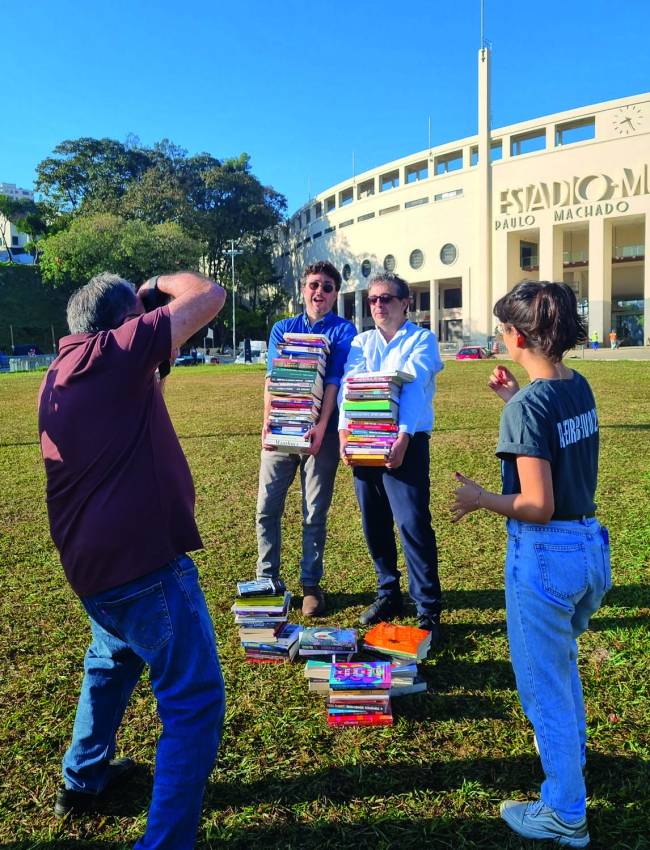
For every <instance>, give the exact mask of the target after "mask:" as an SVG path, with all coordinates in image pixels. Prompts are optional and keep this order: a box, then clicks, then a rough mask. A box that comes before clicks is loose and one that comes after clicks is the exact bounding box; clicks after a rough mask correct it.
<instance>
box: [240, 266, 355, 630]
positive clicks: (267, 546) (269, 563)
mask: <svg viewBox="0 0 650 850" xmlns="http://www.w3.org/2000/svg"><path fill="white" fill-rule="evenodd" d="M301 286H302V297H303V301H304V305H305V310H304V312H303V313H301V314H300V315H299V316H293V317H292V318H290V319H282V320H281V321H279V322H276V323H275V325H273V328H272V329H271V336H270V338H269V351H268V360H267V371H266V384H265V387H264V420H263V424H262V457H261V463H260V479H259V490H258V495H257V517H256V530H257V550H258V559H257V577H258V578H262V577H269V578H278V577H279V576H280V546H281V523H282V514H283V513H284V505H285V501H286V497H287V491H288V490H289V487H290V486H291V483H292V481H293V479H294V478H295V476H296V471H297V470H298V469H300V485H301V487H302V496H303V498H302V514H303V519H302V560H301V562H300V582H301V584H302V586H303V601H302V613H303V614H304V615H305V616H306V617H317V616H320V615H322V614H324V613H325V597H324V595H323V591H322V589H321V586H320V582H321V578H322V577H323V550H324V549H325V537H326V523H327V511H328V510H329V506H330V503H331V501H332V493H333V491H334V479H335V477H336V467H337V465H338V461H339V445H338V432H337V425H338V409H337V403H336V399H337V395H338V391H339V385H340V383H341V377H342V375H343V368H344V366H345V361H346V359H347V356H348V352H349V351H350V345H351V343H352V339H353V337H354V336H355V334H356V329H355V327H354V325H353V324H352V322H348V321H347V320H346V319H343V318H341V317H340V316H337V315H336V313H333V312H332V308H333V307H334V304H335V302H336V296H337V293H338V291H339V289H340V288H341V275H340V274H339V272H338V271H337V269H335V268H334V266H333V265H332V264H331V263H328V262H323V261H321V262H318V263H313V264H312V265H310V266H307V268H306V269H305V270H304V272H303V274H302V281H301ZM287 332H289V333H314V334H324V335H325V336H326V337H327V338H328V339H329V344H330V353H329V356H328V358H327V368H326V371H325V378H324V381H323V383H324V387H325V389H324V392H323V400H322V403H321V414H320V419H319V421H318V422H317V424H316V425H315V426H314V427H313V428H312V430H311V432H310V438H311V451H310V453H309V454H308V455H304V454H298V453H296V454H290V453H286V452H277V451H275V450H274V449H273V448H272V447H271V446H267V445H266V435H267V433H268V430H269V416H270V413H271V395H270V393H269V391H268V390H269V376H270V374H271V369H272V367H273V359H274V358H275V357H277V356H278V353H277V346H278V345H279V344H280V343H281V342H282V338H283V334H285V333H287Z"/></svg>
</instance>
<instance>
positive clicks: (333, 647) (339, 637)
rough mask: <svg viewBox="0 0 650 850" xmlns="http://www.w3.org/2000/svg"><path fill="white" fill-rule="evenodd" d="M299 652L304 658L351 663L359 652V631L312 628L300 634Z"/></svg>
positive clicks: (327, 627)
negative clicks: (353, 656)
mask: <svg viewBox="0 0 650 850" xmlns="http://www.w3.org/2000/svg"><path fill="white" fill-rule="evenodd" d="M299 651H300V655H301V656H302V657H304V658H320V659H321V660H325V659H327V660H329V661H334V660H337V659H339V660H346V661H349V660H350V658H351V657H352V655H353V654H354V653H355V652H356V651H357V630H356V629H337V628H336V627H334V626H311V627H310V628H307V629H303V630H302V631H301V633H300V650H299Z"/></svg>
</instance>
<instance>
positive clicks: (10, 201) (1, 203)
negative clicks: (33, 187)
mask: <svg viewBox="0 0 650 850" xmlns="http://www.w3.org/2000/svg"><path fill="white" fill-rule="evenodd" d="M10 224H13V225H14V226H15V227H16V228H17V229H18V230H19V231H20V232H21V233H26V234H27V235H28V236H30V237H31V243H30V244H29V245H28V246H27V247H28V250H29V249H31V250H32V251H33V252H34V254H35V257H36V260H38V247H37V243H38V240H39V239H40V238H41V237H42V236H44V234H45V233H46V231H47V222H46V210H45V208H44V207H43V205H42V204H38V203H36V202H35V201H32V200H30V199H29V198H20V199H15V198H10V197H9V196H8V195H0V248H1V247H2V246H3V245H4V247H5V250H6V251H7V254H8V255H9V261H10V262H13V259H14V253H13V249H12V245H11V239H10V238H9V225H10Z"/></svg>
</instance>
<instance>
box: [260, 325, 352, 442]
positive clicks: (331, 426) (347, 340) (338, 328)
mask: <svg viewBox="0 0 650 850" xmlns="http://www.w3.org/2000/svg"><path fill="white" fill-rule="evenodd" d="M285 333H294V334H323V335H324V336H326V337H327V338H328V340H329V342H330V353H329V355H328V357H327V366H326V367H325V377H324V379H323V383H324V384H325V385H327V384H334V385H335V386H337V387H339V386H340V384H341V378H342V377H343V370H344V368H345V361H346V360H347V359H348V353H349V351H350V345H351V344H352V340H353V338H354V337H355V336H356V333H357V329H356V328H355V326H354V325H353V324H352V322H349V321H348V320H347V319H342V318H341V316H337V314H336V313H332V312H330V313H328V314H327V315H326V316H325V317H324V318H322V319H319V320H318V321H317V322H314V324H313V325H312V324H311V323H310V321H309V317H308V316H307V314H306V313H301V314H300V315H299V316H292V317H291V318H290V319H280V321H279V322H276V323H275V324H274V325H273V327H272V328H271V336H270V337H269V351H268V354H267V361H266V376H267V378H268V377H269V375H270V374H271V370H272V368H273V360H274V358H276V357H278V345H280V343H281V342H283V335H284V334H285ZM338 418H339V414H338V410H337V409H336V408H335V409H334V411H333V412H332V415H331V416H330V420H329V422H328V423H327V429H326V430H327V432H328V433H336V431H337V429H338Z"/></svg>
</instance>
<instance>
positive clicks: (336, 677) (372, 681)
mask: <svg viewBox="0 0 650 850" xmlns="http://www.w3.org/2000/svg"><path fill="white" fill-rule="evenodd" d="M329 685H330V688H331V689H332V690H334V691H349V690H355V689H356V690H364V689H365V690H373V689H377V688H383V689H388V688H390V664H389V662H388V661H335V662H334V663H333V664H332V666H331V667H330V677H329Z"/></svg>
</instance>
